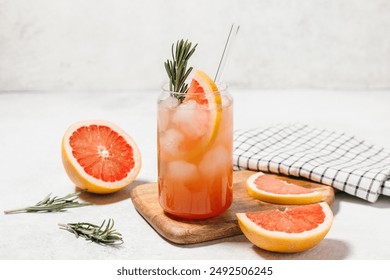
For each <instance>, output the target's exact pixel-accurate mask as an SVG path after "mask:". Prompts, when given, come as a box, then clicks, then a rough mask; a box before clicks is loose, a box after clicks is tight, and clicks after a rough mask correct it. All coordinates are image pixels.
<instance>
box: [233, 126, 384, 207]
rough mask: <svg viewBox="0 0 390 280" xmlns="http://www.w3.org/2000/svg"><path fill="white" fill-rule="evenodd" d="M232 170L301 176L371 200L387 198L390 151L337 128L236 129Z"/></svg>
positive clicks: (278, 127) (277, 127)
mask: <svg viewBox="0 0 390 280" xmlns="http://www.w3.org/2000/svg"><path fill="white" fill-rule="evenodd" d="M233 162H234V168H235V170H239V169H250V170H258V171H264V172H271V173H279V174H284V175H292V176H300V177H304V178H307V179H310V180H312V181H315V182H319V183H322V184H325V185H330V186H333V187H334V188H336V189H339V190H342V191H344V192H346V193H349V194H351V195H354V196H357V197H360V198H362V199H365V200H368V201H370V202H375V201H376V200H377V199H378V197H379V195H380V194H383V195H388V196H390V152H389V151H386V150H385V149H383V148H380V147H375V146H374V145H370V144H368V143H366V142H365V141H363V140H360V139H357V138H355V137H353V136H350V135H347V134H345V133H341V132H335V131H330V130H326V129H320V128H315V127H310V126H308V125H303V124H278V125H275V126H272V127H267V128H257V129H249V130H238V131H236V132H235V136H234V152H233Z"/></svg>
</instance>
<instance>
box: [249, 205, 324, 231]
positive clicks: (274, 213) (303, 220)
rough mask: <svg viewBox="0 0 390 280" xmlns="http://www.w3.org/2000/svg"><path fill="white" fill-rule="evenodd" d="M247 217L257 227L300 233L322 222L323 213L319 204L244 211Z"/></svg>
mask: <svg viewBox="0 0 390 280" xmlns="http://www.w3.org/2000/svg"><path fill="white" fill-rule="evenodd" d="M246 215H247V217H248V219H250V220H251V221H253V222H254V223H255V224H256V225H258V226H259V227H262V228H264V229H266V230H270V231H280V232H287V233H300V232H304V231H306V230H312V229H314V228H316V227H318V225H319V224H322V223H323V222H324V220H325V214H324V212H323V211H322V208H321V206H320V205H319V204H311V205H307V206H305V207H296V208H286V209H284V210H279V209H277V210H267V211H263V212H252V213H246Z"/></svg>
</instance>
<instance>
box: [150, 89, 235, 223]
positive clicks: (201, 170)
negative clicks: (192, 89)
mask: <svg viewBox="0 0 390 280" xmlns="http://www.w3.org/2000/svg"><path fill="white" fill-rule="evenodd" d="M206 97H207V98H206V99H208V101H207V100H204V102H199V100H198V101H197V100H196V99H197V98H192V97H191V95H190V94H189V93H187V94H186V95H185V96H184V95H183V94H182V93H174V92H170V91H169V87H168V86H165V87H163V88H162V92H161V95H160V97H159V99H158V128H157V130H158V131H157V133H158V136H157V145H158V191H159V202H160V205H161V207H162V208H163V209H164V211H165V212H166V213H169V214H171V215H174V216H177V217H181V218H186V219H203V218H209V217H213V216H217V215H219V214H221V213H223V212H224V211H225V210H226V209H228V208H229V206H230V205H231V203H232V199H233V185H232V184H233V183H232V177H233V167H232V166H233V165H232V148H233V99H232V97H231V95H230V94H229V92H228V90H227V87H226V86H224V85H219V90H218V92H215V93H213V94H211V95H210V96H206ZM215 98H220V99H219V100H220V102H214V101H215V100H216V99H215Z"/></svg>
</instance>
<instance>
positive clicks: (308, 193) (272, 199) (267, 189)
mask: <svg viewBox="0 0 390 280" xmlns="http://www.w3.org/2000/svg"><path fill="white" fill-rule="evenodd" d="M246 188H247V191H248V194H249V195H250V196H252V197H254V198H256V199H259V200H262V201H265V202H269V203H275V204H311V203H317V202H320V201H321V200H322V199H323V195H322V193H321V192H319V191H315V190H311V189H308V188H305V187H302V186H298V185H295V184H292V183H288V182H286V181H283V180H280V179H278V178H276V177H275V176H273V175H271V174H265V173H262V172H258V173H255V174H253V175H251V176H250V177H249V178H248V179H247V181H246Z"/></svg>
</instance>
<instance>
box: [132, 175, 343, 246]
mask: <svg viewBox="0 0 390 280" xmlns="http://www.w3.org/2000/svg"><path fill="white" fill-rule="evenodd" d="M253 173H255V172H253V171H248V170H241V171H237V172H235V173H234V176H233V178H234V180H233V181H234V186H233V188H234V198H233V203H232V205H231V206H230V208H229V209H228V210H227V211H226V212H225V213H223V214H222V215H220V216H218V217H214V218H210V219H204V220H185V219H179V218H175V217H173V216H171V215H169V214H166V213H165V212H164V211H163V209H162V208H161V207H160V204H159V202H158V186H157V183H149V184H143V185H139V186H137V187H135V188H134V189H133V190H132V192H131V198H132V201H133V204H134V207H135V208H136V209H137V211H138V212H139V213H140V214H141V215H142V216H143V217H144V218H145V220H146V221H147V222H148V223H149V224H150V225H151V226H152V227H153V228H154V229H155V230H156V231H157V232H158V233H159V234H160V235H162V236H163V237H164V238H166V239H167V240H169V241H171V242H173V243H177V244H194V243H200V242H205V241H210V240H216V239H220V238H224V237H230V236H234V235H238V234H241V230H240V228H239V226H238V223H237V218H236V213H241V212H251V211H263V210H266V209H275V208H283V207H286V205H277V204H270V203H266V202H262V201H259V200H256V199H253V198H251V197H250V196H249V195H248V194H247V191H246V187H245V181H246V179H247V178H248V177H249V176H250V175H252V174H253ZM272 176H275V177H278V178H282V179H283V180H286V181H288V182H290V183H294V184H297V185H300V186H303V187H306V188H310V189H316V190H319V191H321V192H322V193H323V195H324V201H326V202H327V203H328V204H329V205H332V203H333V201H334V199H335V196H334V189H333V188H332V187H329V186H325V185H321V184H317V183H313V182H311V181H307V180H301V179H294V178H291V177H285V176H278V175H272Z"/></svg>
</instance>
